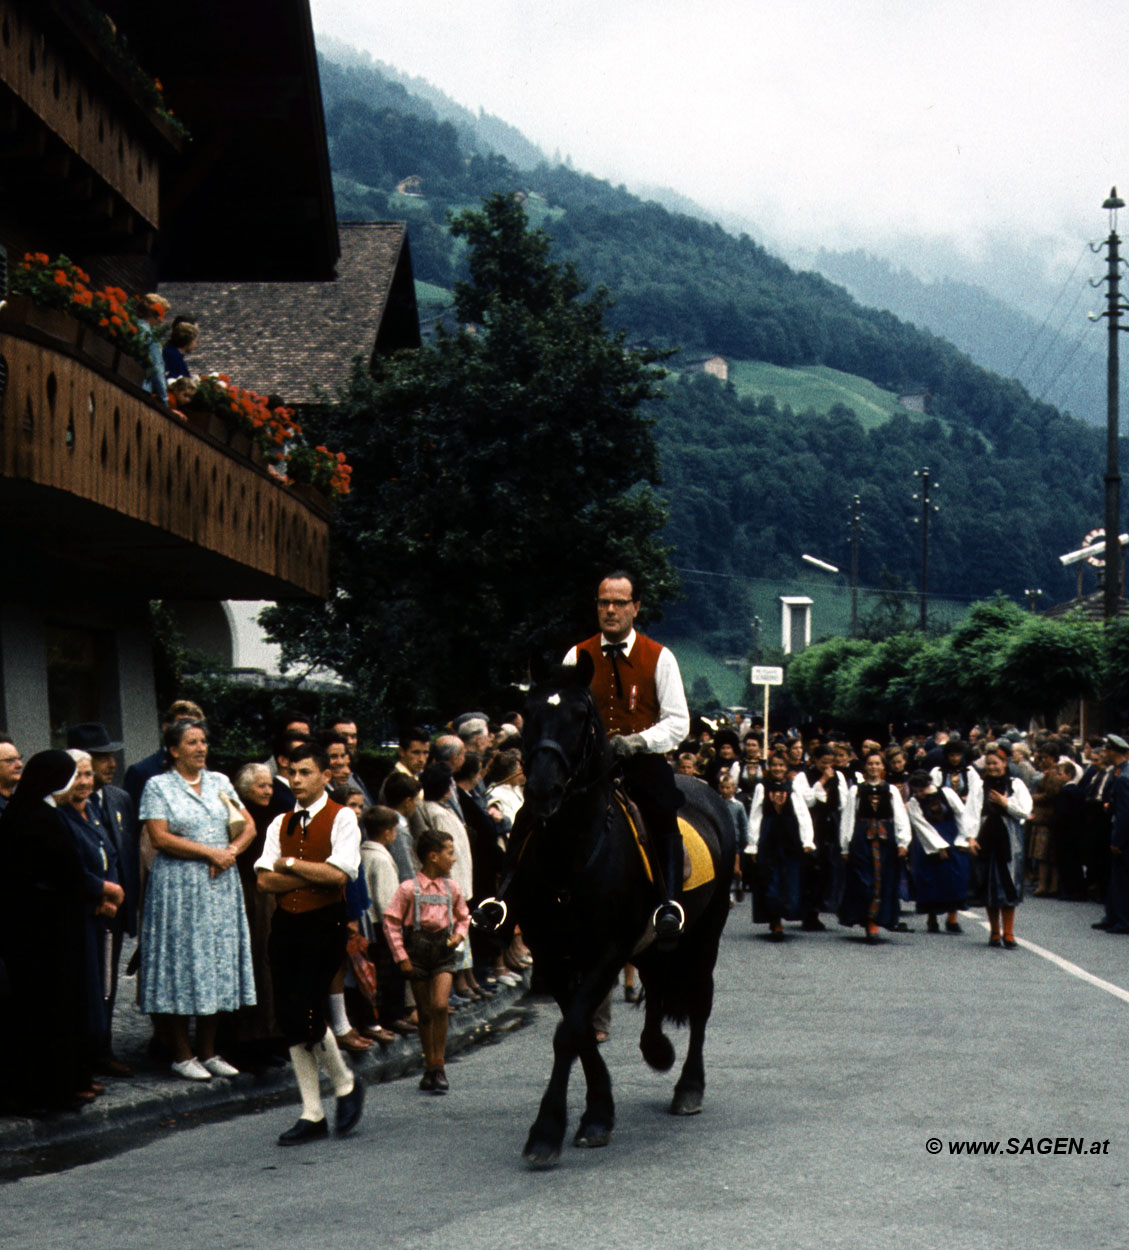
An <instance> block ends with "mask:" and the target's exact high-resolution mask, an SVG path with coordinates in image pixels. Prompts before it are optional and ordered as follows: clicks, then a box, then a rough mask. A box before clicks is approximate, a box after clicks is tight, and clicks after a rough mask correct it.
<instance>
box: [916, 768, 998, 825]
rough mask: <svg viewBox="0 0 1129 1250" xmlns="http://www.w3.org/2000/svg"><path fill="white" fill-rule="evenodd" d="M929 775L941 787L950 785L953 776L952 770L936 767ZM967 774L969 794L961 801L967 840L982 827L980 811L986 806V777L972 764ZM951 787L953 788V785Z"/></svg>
mask: <svg viewBox="0 0 1129 1250" xmlns="http://www.w3.org/2000/svg"><path fill="white" fill-rule="evenodd" d="M957 771H959V769H958V770H957ZM929 776H930V779H931V780H932V782H933V784H934V785H935V786H937V787H938V789H940V788H942V787H945V786H948V785H949V778H950V777H951V776H952V772H951V771H950V770H949V769H947V768H934V769H932V770H931V771H930V773H929ZM966 776H967V778H968V796H967V797H966V798H964V799H962V800H961V802H962V804H963V806H964V815H963V817H962V824H963V827H964V833H963V836H964V839H965V841H966V842H967V840H968V839H969V838H974V837H976V831H977V829H979V828H980V813H981V811H982V810H983V807H984V778H983V777H981V776H980V774H979V773H978V772H977V771H976V769H975V768H973V767H972V766H971V765H969V766H968V769H967V772H966ZM949 788H950V789H951V787H949ZM958 797H959V796H958Z"/></svg>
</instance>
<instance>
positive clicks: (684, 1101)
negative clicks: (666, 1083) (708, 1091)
mask: <svg viewBox="0 0 1129 1250" xmlns="http://www.w3.org/2000/svg"><path fill="white" fill-rule="evenodd" d="M701 1109H702V1091H701V1090H700V1089H676V1090H675V1091H674V1097H673V1098H672V1099H671V1102H670V1114H671V1115H697V1114H698V1112H699V1111H701Z"/></svg>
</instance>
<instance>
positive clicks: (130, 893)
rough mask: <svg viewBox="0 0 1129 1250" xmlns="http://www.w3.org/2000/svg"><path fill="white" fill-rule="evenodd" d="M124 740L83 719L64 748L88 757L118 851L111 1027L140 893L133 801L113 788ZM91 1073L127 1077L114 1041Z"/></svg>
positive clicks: (99, 814) (99, 805) (98, 810)
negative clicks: (120, 899)
mask: <svg viewBox="0 0 1129 1250" xmlns="http://www.w3.org/2000/svg"><path fill="white" fill-rule="evenodd" d="M124 745H125V744H124V743H121V742H111V741H110V735H109V734H108V733H107V732H106V726H105V725H103V724H101V723H99V722H98V721H86V722H84V723H83V724H81V725H72V726H71V727H70V728H69V729H68V730H67V746H68V748H70V749H72V750H78V751H85V752H86V753H87V755H89V756H90V764H91V767H92V769H93V770H94V787H95V788H94V793H93V794H91V796H90V797H89V798H88V799H87V800H86V802H87V805H88V806H93V808H94V815H95V817H96V818H97V819H98V820H99V821H100V822H101V824H102V827H103V828H104V829H105V830H106V832H107V834H108V835H109V838H110V841H111V842H113V844H114V847H115V849H116V850H117V853H118V870H119V872H120V873H121V885H122V889H123V890H125V902H124V903H123V904H122V905H121V907H119V908H118V911H117V914H116V915H115V916H114V918H113V919H112V920H111V921H109V927H110V932H111V934H112V938H113V945H112V947H111V951H110V960H109V968H110V996H109V1000H108V1002H107V1005H106V1016H107V1019H108V1020H109V1021H110V1025H111V1029H112V1027H113V1018H114V1001H115V999H116V998H117V993H118V960H119V959H120V957H121V953H122V943H123V942H124V940H125V935H126V934H127V933H128V934H129V935H130V937H136V936H137V919H138V909H139V906H140V896H141V864H140V851H139V843H138V829H137V809H136V808H135V807H134V805H133V799H132V798H130V796H129V793H128V791H126V790H123V789H122V788H121V787H120V786H115V785H114V784H113V782H114V775H115V773H116V772H117V766H118V761H117V758H116V757H117V753H118V752H119V751H121V750H122V749H123V748H124ZM95 1071H97V1072H99V1073H103V1074H108V1075H109V1076H131V1075H132V1073H133V1069H132V1068H131V1067H130V1066H129V1065H128V1064H127V1063H123V1062H122V1061H121V1060H120V1059H117V1058H115V1057H114V1053H113V1039H112V1034H111V1039H110V1044H109V1047H108V1048H107V1051H106V1055H105V1057H104V1058H103V1059H101V1060H100V1061H99V1062H98V1063H96V1064H95Z"/></svg>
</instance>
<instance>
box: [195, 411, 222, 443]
mask: <svg viewBox="0 0 1129 1250" xmlns="http://www.w3.org/2000/svg"><path fill="white" fill-rule="evenodd" d="M184 419H185V421H187V422H188V424H189V425H190V426H191V427H192V428H193V429H194V430H198V431H199V432H200V433H202V434H210V435H211V437H212V438H215V439H218V440H219V441H220V442H221V443H226V442H227V430H228V427H227V422H226V421H224V419H223V418H222V417H219V416H217V415H216V414H215V413H214V412H210V411H209V410H208V409H207V408H185V409H184Z"/></svg>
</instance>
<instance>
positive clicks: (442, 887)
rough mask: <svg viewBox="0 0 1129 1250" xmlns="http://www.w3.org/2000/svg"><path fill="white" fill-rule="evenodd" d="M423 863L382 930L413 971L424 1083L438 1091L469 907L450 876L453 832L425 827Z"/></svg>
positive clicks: (403, 966)
mask: <svg viewBox="0 0 1129 1250" xmlns="http://www.w3.org/2000/svg"><path fill="white" fill-rule="evenodd" d="M416 854H417V855H418V856H419V860H420V864H421V865H422V867H421V868H420V870H419V872H418V873H416V875H415V877H414V878H413V879H412V880H411V881H402V882H401V883H400V887H399V889H398V890H397V891H396V893H395V895H393V898H392V902H391V903H389V904H388V907H387V909H386V910H385V912H384V935H385V937H386V938H387V939H388V945H389V947H390V949H391V951H392V958H393V959H395V960H396V962H397V963H398V964H399V966H400V970H401V972H403V973H404V975H405V976H408V977H411V980H412V988H413V991H414V993H415V1000H416V1010H417V1012H418V1013H419V1036H420V1043H421V1045H422V1048H423V1065H424V1072H423V1079H422V1080H421V1081H420V1083H419V1087H420V1089H423V1090H430V1091H431V1092H432V1093H434V1094H445V1093H446V1092H447V1090H448V1088H449V1087H448V1084H447V1075H446V1072H445V1071H444V1057H445V1055H446V1051H447V1017H448V1013H447V1003H448V999H449V997H450V994H451V980H452V976H453V974H454V971H455V950H456V948H457V947H459V946H461V945H462V944H463V942H465V941H466V935H467V932H468V930H469V929H470V911H469V909H468V908H467V904H466V899H465V898H463V893H462V891H461V890H460V889H459V887H458V885H457V884H456V883H455V882H454V881H452V880H451V869H452V868H453V867H454V866H455V844H454V842H453V841H452V839H451V836H450V834H446V833H443V832H442V831H441V830H438V829H425V830H424V831H423V832H422V833H421V834H420V835H419V838H418V839H417V841H416Z"/></svg>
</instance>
